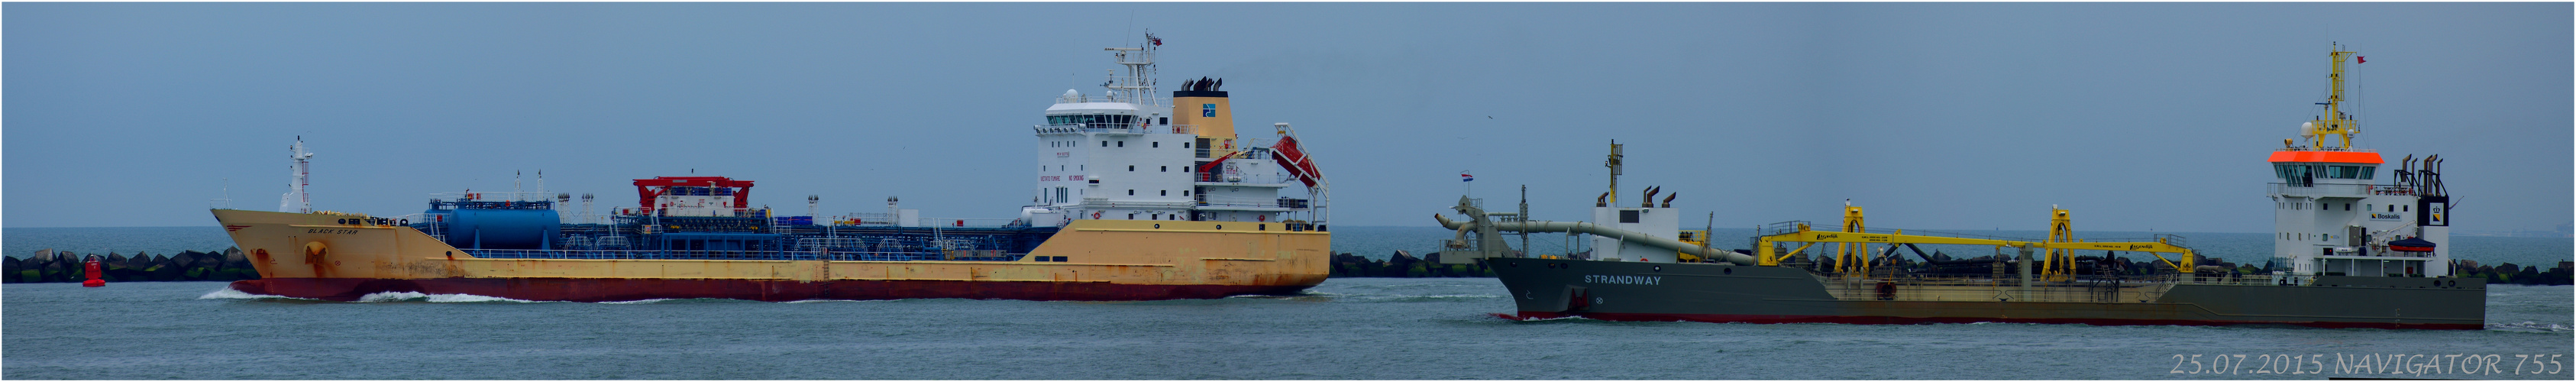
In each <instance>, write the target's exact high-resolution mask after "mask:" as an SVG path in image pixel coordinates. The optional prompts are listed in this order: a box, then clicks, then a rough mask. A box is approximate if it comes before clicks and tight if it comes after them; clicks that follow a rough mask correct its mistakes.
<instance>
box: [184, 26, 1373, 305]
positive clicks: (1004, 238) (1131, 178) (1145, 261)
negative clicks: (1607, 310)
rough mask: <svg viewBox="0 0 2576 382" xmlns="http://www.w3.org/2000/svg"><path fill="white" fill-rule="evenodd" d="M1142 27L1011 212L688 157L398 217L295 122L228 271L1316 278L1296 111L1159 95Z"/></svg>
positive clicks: (362, 290)
mask: <svg viewBox="0 0 2576 382" xmlns="http://www.w3.org/2000/svg"><path fill="white" fill-rule="evenodd" d="M1147 41H1149V43H1148V44H1143V45H1140V46H1138V47H1132V48H1110V49H1109V50H1110V51H1112V52H1113V53H1114V54H1115V55H1117V58H1118V62H1119V63H1120V64H1122V65H1126V66H1127V67H1128V73H1126V75H1122V76H1113V77H1111V78H1110V82H1109V83H1108V84H1107V85H1108V86H1107V87H1108V91H1107V92H1106V93H1105V94H1100V95H1083V94H1081V93H1079V92H1076V91H1067V92H1066V94H1064V95H1063V96H1060V97H1057V98H1056V99H1055V105H1054V106H1051V107H1049V108H1048V109H1047V112H1046V117H1047V118H1046V120H1047V123H1046V124H1042V125H1037V126H1035V127H1033V128H1032V131H1033V132H1034V133H1035V135H1036V138H1038V139H1037V140H1036V142H1034V143H1035V144H1034V148H1035V151H1036V152H1037V154H1038V155H1037V157H1038V161H1039V163H1040V165H1041V167H1042V170H1040V171H1039V172H1038V173H1037V174H1035V175H1036V176H1037V180H1038V184H1037V187H1036V189H1035V195H1034V196H1033V197H1032V200H1033V201H1034V202H1035V203H1033V204H1031V205H1028V206H1023V207H1022V208H1021V211H1020V216H1019V217H1018V218H1016V219H942V218H922V217H920V215H919V211H917V210H910V209H902V208H899V206H898V205H897V204H896V202H897V200H896V199H894V198H888V199H887V209H886V210H885V212H883V213H852V214H847V215H842V216H829V217H821V219H820V221H817V220H818V219H817V218H818V217H817V216H813V215H815V214H813V213H810V212H809V213H808V214H807V215H805V216H774V215H776V214H774V213H773V211H772V210H769V209H765V208H750V206H751V204H750V203H749V198H750V191H751V188H752V186H753V183H754V182H752V181H749V180H737V179H730V178H724V177H697V176H691V177H657V178H650V179H637V180H636V181H635V183H634V185H635V186H636V193H637V196H638V199H637V202H636V204H634V206H633V207H618V208H613V209H612V211H608V212H607V213H602V214H592V213H591V212H590V209H591V207H590V206H591V203H592V201H593V196H592V195H587V194H586V195H583V196H582V197H581V199H582V202H581V204H580V206H581V207H580V209H579V210H578V211H573V210H571V209H569V208H568V207H569V204H570V203H571V199H572V197H571V195H570V194H548V193H546V192H544V191H535V192H516V191H514V192H492V193H475V192H464V193H453V194H437V195H433V198H432V199H431V202H430V208H429V209H428V210H426V211H423V212H420V213H414V214H407V215H399V216H392V217H376V216H370V215H364V214H354V213H340V212H315V211H312V209H311V207H310V203H309V202H306V198H305V196H304V190H303V189H304V185H305V181H304V179H305V178H306V175H307V172H306V170H305V168H306V163H308V161H309V160H310V159H311V158H312V157H313V154H310V153H307V152H305V151H304V148H303V143H302V141H301V139H299V140H298V141H297V143H296V145H295V146H293V147H290V150H292V151H293V155H292V159H293V160H294V162H293V163H294V164H293V165H292V170H293V172H294V175H295V181H294V182H293V183H290V187H289V188H290V191H289V192H288V193H287V194H286V196H285V198H284V201H283V202H281V205H280V207H279V210H280V211H282V212H268V211H248V210H233V209H217V210H214V211H213V213H214V215H215V219H216V220H218V221H220V222H221V223H222V224H223V226H224V229H225V231H226V232H227V233H228V234H230V235H231V236H232V238H233V241H234V242H235V243H236V244H238V245H239V246H240V247H241V249H242V250H243V251H244V252H245V253H246V254H248V256H249V257H250V260H251V262H252V264H253V265H254V266H255V267H257V268H258V269H259V273H260V279H258V280H245V281H238V282H234V283H233V285H232V287H233V289H236V290H240V291H243V292H247V293H252V294H264V295H278V296H287V297H298V298H313V299H325V300H341V301H349V300H360V299H365V298H367V296H368V295H371V294H380V293H423V294H468V295H479V296H491V297H502V298H511V299H521V300H534V301H632V300H646V299H665V298H728V299H745V300H761V301H793V300H810V299H849V300H869V299H902V298H992V299H1025V300H1155V299H1186V298H1217V297H1224V296H1232V295H1245V294H1288V293H1296V292H1298V291H1300V290H1303V289H1305V288H1308V287H1312V286H1314V285H1316V284H1318V283H1322V282H1323V281H1324V278H1325V276H1326V274H1327V272H1328V267H1329V263H1328V262H1329V260H1328V259H1329V256H1330V249H1331V247H1332V237H1331V235H1330V234H1329V233H1328V232H1327V231H1328V230H1327V226H1326V225H1325V224H1324V216H1325V208H1324V205H1325V200H1326V199H1327V196H1326V193H1327V190H1328V189H1329V188H1330V186H1329V184H1328V183H1325V182H1324V181H1323V177H1322V175H1321V174H1320V173H1317V172H1316V168H1315V164H1314V163H1313V162H1312V160H1311V159H1310V158H1308V157H1307V156H1306V155H1305V152H1304V151H1303V150H1302V149H1300V148H1299V146H1298V144H1299V142H1297V140H1296V138H1295V137H1294V135H1295V134H1294V131H1293V130H1290V129H1289V128H1288V126H1287V124H1278V125H1277V130H1276V131H1277V133H1278V135H1277V136H1276V137H1271V138H1268V139H1263V138H1245V137H1240V136H1237V135H1236V134H1235V133H1234V127H1233V125H1232V122H1231V119H1232V116H1231V115H1230V114H1229V113H1230V110H1228V108H1227V107H1226V106H1229V105H1228V104H1227V103H1226V102H1225V100H1226V93H1225V92H1224V91H1222V90H1219V88H1218V87H1219V86H1220V85H1219V83H1220V81H1216V80H1212V79H1200V80H1193V81H1187V82H1186V83H1185V85H1184V86H1185V87H1187V89H1186V90H1182V91H1177V92H1174V93H1173V96H1172V97H1170V98H1164V97H1161V96H1160V95H1159V94H1157V93H1156V92H1155V90H1154V87H1153V84H1154V81H1153V80H1151V79H1150V78H1147V77H1146V75H1147V74H1150V73H1152V72H1153V65H1154V64H1153V54H1154V51H1155V50H1156V49H1158V47H1159V46H1160V45H1161V41H1160V40H1159V39H1156V38H1153V37H1152V36H1151V35H1147ZM1175 103H1179V104H1180V105H1178V106H1175ZM1149 169H1150V170H1149ZM540 180H541V181H540V182H539V184H541V185H542V184H543V182H542V177H541V179H540ZM1140 191H1141V192H1140ZM1294 191H1304V195H1300V196H1283V195H1293V194H1288V193H1289V192H1294ZM818 199H819V198H817V197H809V198H808V201H809V202H814V201H817V200H818ZM809 209H810V207H809ZM1005 220H1007V221H1005Z"/></svg>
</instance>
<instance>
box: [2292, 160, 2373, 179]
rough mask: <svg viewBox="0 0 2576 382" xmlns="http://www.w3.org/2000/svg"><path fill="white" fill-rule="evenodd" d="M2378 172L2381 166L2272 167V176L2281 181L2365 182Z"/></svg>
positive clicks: (2298, 165) (2296, 165) (2305, 165)
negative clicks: (2323, 179) (2317, 179)
mask: <svg viewBox="0 0 2576 382" xmlns="http://www.w3.org/2000/svg"><path fill="white" fill-rule="evenodd" d="M2378 170H2379V166H2329V165H2319V164H2275V165H2272V176H2274V177H2278V178H2281V179H2289V180H2303V179H2314V178H2327V179H2365V180H2366V179H2371V178H2372V175H2374V174H2376V173H2378V172H2379V171H2378Z"/></svg>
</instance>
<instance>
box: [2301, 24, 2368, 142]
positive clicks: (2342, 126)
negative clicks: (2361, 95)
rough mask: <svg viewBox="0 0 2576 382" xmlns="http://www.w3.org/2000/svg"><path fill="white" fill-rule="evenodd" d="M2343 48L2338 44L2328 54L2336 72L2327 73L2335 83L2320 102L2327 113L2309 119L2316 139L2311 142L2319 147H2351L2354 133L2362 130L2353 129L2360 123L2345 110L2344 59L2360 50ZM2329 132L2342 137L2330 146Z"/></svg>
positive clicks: (2310, 129) (2309, 127)
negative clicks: (2353, 50) (2328, 142)
mask: <svg viewBox="0 0 2576 382" xmlns="http://www.w3.org/2000/svg"><path fill="white" fill-rule="evenodd" d="M2343 49H2344V48H2343V45H2342V44H2336V45H2335V49H2334V52H2332V53H2327V54H2326V55H2327V56H2328V57H2330V58H2333V59H2334V72H2333V73H2331V74H2327V75H2326V78H2327V79H2328V80H2330V81H2331V82H2333V83H2334V87H2333V88H2332V91H2331V92H2330V93H2327V95H2326V101H2325V102H2322V103H2318V105H2325V114H2324V115H2323V116H2322V117H2320V118H2318V119H2317V120H2314V121H2308V130H2309V131H2310V132H2311V133H2310V134H2308V135H2310V136H2312V137H2314V138H2315V139H2316V140H2315V141H2314V142H2311V143H2312V144H2314V145H2315V147H2316V148H2319V149H2334V150H2344V149H2350V148H2352V134H2353V133H2358V132H2360V131H2357V130H2354V129H2353V128H2354V127H2358V126H2359V125H2358V123H2357V122H2354V121H2353V120H2352V115H2349V114H2345V113H2344V112H2343V61H2344V60H2345V58H2347V57H2351V56H2352V55H2353V54H2354V53H2359V52H2352V51H2346V50H2343ZM2327 134H2333V135H2336V136H2337V137H2338V138H2342V139H2341V140H2340V141H2339V142H2336V144H2335V145H2332V146H2328V145H2326V135H2327Z"/></svg>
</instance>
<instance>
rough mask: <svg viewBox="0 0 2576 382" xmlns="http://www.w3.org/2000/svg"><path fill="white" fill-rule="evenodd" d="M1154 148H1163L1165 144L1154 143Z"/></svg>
mask: <svg viewBox="0 0 2576 382" xmlns="http://www.w3.org/2000/svg"><path fill="white" fill-rule="evenodd" d="M1154 147H1163V142H1154Z"/></svg>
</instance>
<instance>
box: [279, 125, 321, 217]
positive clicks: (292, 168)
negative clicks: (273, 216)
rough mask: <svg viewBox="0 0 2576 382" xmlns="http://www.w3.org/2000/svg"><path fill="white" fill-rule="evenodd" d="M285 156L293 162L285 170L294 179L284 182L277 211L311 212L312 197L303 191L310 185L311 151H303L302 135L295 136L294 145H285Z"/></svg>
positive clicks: (311, 173)
mask: <svg viewBox="0 0 2576 382" xmlns="http://www.w3.org/2000/svg"><path fill="white" fill-rule="evenodd" d="M286 151H287V155H286V158H287V159H289V160H293V161H294V163H292V164H288V165H287V166H286V170H287V172H288V173H289V175H292V176H294V180H292V181H289V182H287V183H286V195H285V197H283V198H280V199H278V201H277V212H295V213H308V214H309V213H313V197H312V196H311V195H307V194H305V193H304V188H305V186H308V185H312V184H313V181H312V177H313V153H309V152H305V151H304V136H301V135H298V136H295V145H293V146H287V147H286Z"/></svg>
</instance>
